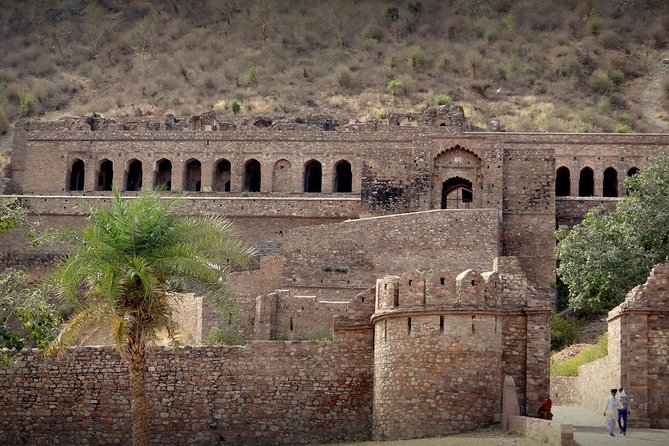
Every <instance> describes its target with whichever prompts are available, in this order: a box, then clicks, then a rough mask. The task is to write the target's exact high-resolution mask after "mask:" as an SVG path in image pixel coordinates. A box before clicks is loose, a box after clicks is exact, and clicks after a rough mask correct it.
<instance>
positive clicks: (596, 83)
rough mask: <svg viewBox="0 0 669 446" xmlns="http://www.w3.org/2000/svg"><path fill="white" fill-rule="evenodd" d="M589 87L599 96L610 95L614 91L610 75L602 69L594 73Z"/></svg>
mask: <svg viewBox="0 0 669 446" xmlns="http://www.w3.org/2000/svg"><path fill="white" fill-rule="evenodd" d="M588 85H590V88H592V90H593V91H594V92H595V93H598V94H606V95H608V94H611V92H612V91H613V81H612V80H611V78H610V77H609V74H608V73H607V72H606V71H604V70H602V69H597V70H595V71H594V72H593V73H592V75H591V76H590V80H589V81H588Z"/></svg>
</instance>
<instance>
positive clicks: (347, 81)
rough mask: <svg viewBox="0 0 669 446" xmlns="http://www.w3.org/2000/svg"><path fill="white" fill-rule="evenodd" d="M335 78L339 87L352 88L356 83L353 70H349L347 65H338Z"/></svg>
mask: <svg viewBox="0 0 669 446" xmlns="http://www.w3.org/2000/svg"><path fill="white" fill-rule="evenodd" d="M335 80H336V81H337V83H338V84H339V86H340V87H342V88H346V89H351V88H354V87H355V85H356V79H355V75H354V74H353V71H351V69H350V68H349V67H345V66H343V65H340V66H338V67H337V69H336V70H335Z"/></svg>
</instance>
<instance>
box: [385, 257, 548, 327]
mask: <svg viewBox="0 0 669 446" xmlns="http://www.w3.org/2000/svg"><path fill="white" fill-rule="evenodd" d="M452 277H453V273H452V272H450V271H448V270H447V269H444V268H442V269H433V270H423V271H417V270H416V271H410V272H406V273H404V274H402V276H392V275H389V276H385V277H383V278H381V279H377V281H376V306H375V310H376V314H375V318H376V317H379V316H381V315H383V314H386V313H395V312H403V311H406V310H411V311H422V310H423V309H424V310H426V311H428V310H435V309H439V310H444V309H449V308H450V309H453V310H458V309H460V310H463V311H464V310H466V309H474V308H475V309H479V310H496V309H499V308H501V306H504V308H505V309H509V308H521V307H522V306H525V305H527V304H529V303H531V302H532V301H533V300H534V299H535V297H536V290H535V289H534V287H532V286H531V285H530V284H529V282H528V281H527V277H526V276H525V273H524V272H523V270H522V268H521V266H520V262H519V260H518V259H517V258H515V257H497V258H495V259H494V261H493V271H487V272H484V273H479V272H478V271H476V270H474V269H468V270H465V271H462V272H461V273H459V274H458V275H457V276H456V277H455V281H452V279H451V280H450V281H449V278H452Z"/></svg>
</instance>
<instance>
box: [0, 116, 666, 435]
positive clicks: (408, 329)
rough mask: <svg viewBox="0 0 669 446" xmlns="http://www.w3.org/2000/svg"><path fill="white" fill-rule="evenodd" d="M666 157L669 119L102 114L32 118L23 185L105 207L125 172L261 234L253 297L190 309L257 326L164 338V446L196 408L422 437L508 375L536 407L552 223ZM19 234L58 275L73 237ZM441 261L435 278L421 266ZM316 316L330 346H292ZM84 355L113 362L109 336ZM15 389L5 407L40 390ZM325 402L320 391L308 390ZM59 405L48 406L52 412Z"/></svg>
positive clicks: (28, 198) (124, 184)
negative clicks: (560, 128)
mask: <svg viewBox="0 0 669 446" xmlns="http://www.w3.org/2000/svg"><path fill="white" fill-rule="evenodd" d="M659 153H669V136H667V135H601V134H597V135H567V134H517V133H504V132H497V133H481V132H470V131H468V126H467V124H466V122H465V120H464V116H463V114H462V110H461V109H459V108H457V107H453V108H445V107H439V108H433V109H428V110H426V111H425V112H424V113H419V114H403V115H392V116H390V117H389V118H387V119H383V120H378V121H372V122H367V123H356V122H350V123H345V122H343V121H338V120H335V119H327V118H325V117H314V118H308V119H294V120H275V119H271V118H257V119H247V118H243V119H239V120H237V121H224V120H221V119H218V118H217V117H216V116H215V115H214V114H213V113H207V114H204V115H201V116H195V117H191V118H188V119H178V118H175V117H174V116H168V117H167V118H165V119H125V120H123V119H118V120H115V119H104V118H101V117H99V116H93V117H90V118H86V119H76V118H71V119H64V120H61V121H57V122H25V123H22V124H20V125H18V126H17V129H16V132H15V142H14V149H13V154H12V165H11V169H10V171H9V177H10V183H9V187H8V192H11V193H14V194H16V195H17V196H19V197H20V200H21V201H22V203H23V205H24V206H25V207H26V208H28V209H29V211H30V213H31V218H34V219H43V220H47V221H49V222H51V223H58V224H61V223H75V224H81V220H82V219H81V216H80V212H81V211H79V208H78V207H77V206H76V205H77V203H79V202H81V201H82V200H83V201H88V202H90V203H93V204H103V203H104V202H105V201H107V200H108V199H109V195H110V193H109V192H108V191H109V190H111V188H112V187H116V188H118V189H120V190H122V191H123V192H124V194H125V195H128V196H132V195H133V194H134V193H135V191H137V190H138V189H140V188H142V189H152V188H157V187H161V188H164V189H167V191H168V192H167V193H172V192H183V193H185V194H186V197H187V199H186V201H185V203H184V206H183V208H182V211H183V212H185V213H215V214H222V215H225V216H227V217H228V218H230V219H231V220H232V221H233V222H234V223H235V225H236V228H237V232H238V233H239V235H240V236H241V237H242V238H244V239H245V240H247V241H248V242H249V243H251V244H253V245H254V246H256V247H257V248H258V250H259V252H260V256H259V257H258V259H257V260H256V261H255V263H254V266H253V268H251V269H249V270H246V271H238V272H235V273H234V274H233V275H232V276H231V277H230V284H231V287H232V289H233V291H234V294H235V296H236V301H237V305H238V309H239V312H238V314H235V315H233V314H232V312H230V313H229V314H222V315H221V314H219V313H217V312H216V311H215V309H214V308H210V307H208V306H207V303H206V300H204V302H203V303H202V305H203V306H201V307H199V308H198V309H196V310H193V311H194V312H195V313H197V314H200V313H201V314H202V320H201V321H199V322H200V323H199V324H194V326H196V328H195V329H194V330H195V331H197V333H194V334H193V339H202V338H203V337H204V336H206V334H207V333H208V331H209V329H210V328H212V327H215V326H219V327H224V328H225V327H228V328H229V327H234V329H235V330H237V331H239V332H240V333H243V334H245V335H246V336H247V337H248V338H251V339H254V341H253V342H252V343H251V344H250V345H248V346H246V347H244V348H238V347H221V348H218V349H217V348H206V349H205V348H193V349H191V350H188V355H186V356H185V357H184V358H183V359H180V361H181V362H180V363H179V364H180V365H174V366H173V365H171V364H170V363H169V362H166V361H167V359H164V358H163V356H162V353H161V354H160V355H159V356H160V357H159V358H156V359H155V361H156V363H155V364H154V365H152V367H153V368H154V369H153V370H152V372H155V373H154V375H153V378H152V379H153V380H154V382H153V384H152V385H153V386H156V387H155V388H156V389H159V388H161V389H163V387H161V386H168V390H169V391H172V392H177V393H176V395H175V397H174V398H175V399H174V400H170V401H173V404H172V403H171V404H172V405H171V406H170V405H168V406H169V407H167V409H166V410H164V413H165V418H166V420H163V421H165V423H162V422H161V420H155V421H154V425H153V429H154V431H155V432H159V433H160V434H161V435H163V437H161V438H162V439H163V440H164V441H163V440H161V441H162V442H161V444H170V443H169V442H167V441H166V440H165V438H166V436H168V433H167V431H165V429H167V428H166V427H165V426H169V425H171V424H172V422H176V421H177V420H173V419H171V418H170V417H172V416H173V415H172V409H179V411H180V413H181V414H184V413H188V414H190V415H188V416H186V417H184V418H183V420H184V421H183V423H184V426H187V427H184V429H186V430H185V431H187V430H188V429H191V427H192V429H193V432H198V433H199V434H198V435H199V436H195V438H196V440H193V442H194V443H196V444H210V443H211V440H212V439H213V438H219V440H217V441H221V442H224V443H225V444H227V443H226V442H229V443H231V444H234V442H238V443H239V442H241V443H244V444H261V443H263V442H265V443H267V442H270V443H283V444H293V443H309V442H317V441H322V442H325V441H341V440H348V439H359V438H364V437H369V436H373V437H375V438H379V439H393V438H410V437H420V436H426V435H432V434H435V433H438V432H455V431H459V430H467V429H473V428H476V427H478V426H482V425H485V424H487V423H490V422H491V421H492V420H494V419H496V417H497V416H498V415H499V412H500V404H501V389H502V384H503V379H504V376H506V375H508V376H512V377H513V379H514V381H515V383H516V386H517V388H518V395H519V400H520V401H519V406H520V412H521V413H522V414H525V413H528V414H533V413H534V412H535V411H536V409H537V408H538V407H539V405H540V404H541V402H543V400H544V399H545V398H546V397H547V396H548V393H549V383H548V355H549V327H548V314H549V311H550V308H551V305H552V304H553V301H554V288H553V284H554V282H555V276H554V268H555V257H554V254H553V249H554V245H555V240H554V237H553V231H554V229H555V227H556V224H573V223H575V222H577V221H578V220H579V219H580V218H581V217H582V215H583V214H584V212H586V211H587V209H589V208H590V207H592V206H594V205H602V206H605V207H609V208H612V207H613V206H614V205H615V201H616V197H618V196H621V195H624V193H625V191H624V188H623V185H622V180H623V179H624V177H625V176H626V175H629V174H633V173H634V172H636V170H638V169H639V168H640V167H643V166H644V165H645V164H646V162H647V161H648V159H649V158H650V157H652V156H654V155H656V154H659ZM23 236H24V235H23V234H22V232H21V231H20V230H19V231H15V232H14V233H11V234H9V235H8V236H5V237H4V238H3V243H2V248H1V249H0V260H1V261H2V262H3V263H4V264H6V265H20V266H24V267H28V268H32V269H33V270H34V271H35V272H44V271H47V270H48V269H49V264H50V261H51V260H52V259H53V258H54V256H55V255H57V253H58V251H54V250H51V251H50V250H48V249H46V248H39V249H36V248H28V247H26V246H25V241H24V240H23ZM495 259H497V260H495ZM493 262H494V264H495V266H494V267H493V271H492V272H488V273H479V272H482V271H488V270H489V269H490V265H491V264H493ZM430 269H432V271H433V274H432V276H431V279H430V281H428V282H429V283H428V284H427V285H428V286H427V288H429V292H428V290H426V288H424V285H425V281H424V278H423V276H422V275H421V274H420V273H418V272H417V271H423V272H426V271H428V270H430ZM477 271H479V272H477ZM378 278H382V279H380V280H379V281H378V282H377V279H378ZM375 283H377V285H376V287H375V286H374V284H375ZM333 321H334V322H333ZM323 331H325V332H328V333H332V336H333V341H332V342H331V343H316V344H314V343H313V342H301V343H294V342H293V341H292V340H303V339H311V338H312V337H313V336H314V333H322V332H323ZM24 355H27V357H26V358H25V360H24V359H23V356H21V355H19V356H18V357H17V361H18V363H17V364H19V365H17V367H16V369H15V371H14V373H15V374H16V376H17V377H19V378H20V377H21V376H25V375H26V374H30V375H31V376H33V375H34V374H35V373H37V374H38V375H39V373H46V374H47V376H49V378H45V379H48V380H49V381H48V382H49V386H52V387H53V388H56V389H60V387H59V386H61V384H62V386H64V388H67V389H70V390H69V391H71V390H72V389H73V388H76V382H75V381H76V377H75V376H73V375H68V373H74V372H68V370H84V371H85V372H86V373H89V372H90V373H93V374H94V373H95V370H98V369H95V370H92V369H88V368H85V369H78V367H83V366H79V365H74V364H78V362H77V361H78V360H73V361H75V362H74V363H68V364H70V365H67V366H66V367H65V368H64V369H63V366H61V365H50V366H44V365H42V364H36V363H30V362H29V359H30V355H29V354H27V353H26V354H24ZM76 355H78V356H76ZM76 355H75V357H80V359H82V360H90V358H92V357H95V358H96V359H95V361H92V363H96V364H98V363H97V362H96V361H102V363H100V364H98V365H97V366H96V367H98V366H99V367H100V368H101V369H100V370H104V371H105V372H104V373H105V374H106V373H111V375H114V379H116V375H117V374H118V373H120V372H118V373H117V372H116V370H118V367H119V366H118V362H117V359H116V358H115V357H114V356H113V355H111V356H110V354H109V353H107V352H106V350H91V351H85V352H81V353H77V354H76ZM99 355H107V356H104V357H100V356H99ZM230 355H232V356H230ZM284 356H285V358H284V359H285V364H283V363H281V358H282V357H284ZM230 357H234V358H237V359H235V360H239V361H246V362H247V363H248V367H247V368H245V367H244V366H243V365H238V364H235V365H234V366H231V365H229V364H228V363H227V362H226V361H228V359H227V358H230ZM483 358H485V361H484V360H482V359H483ZM161 361H162V362H161ZM193 361H196V362H198V364H200V365H194V364H193ZM347 361H348V363H347V364H342V363H340V362H347ZM41 367H47V368H49V367H51V368H49V369H48V370H51V372H46V371H44V370H43V369H41ZM68 367H69V368H68ZM37 368H39V370H40V371H39V372H37V371H36V370H37ZM159 370H161V372H160V373H159V372H158V371H159ZM209 372H211V373H213V376H216V377H217V378H216V379H215V380H214V381H215V382H214V381H212V380H211V379H209V378H204V376H208V373H209ZM0 373H1V372H0ZM49 373H54V374H56V375H58V377H55V375H54V376H51V375H49ZM256 374H257V375H258V376H261V377H265V378H258V377H256ZM111 375H109V377H108V378H109V379H106V381H105V383H104V384H103V383H101V382H97V381H96V380H95V379H93V378H91V382H92V384H91V386H92V387H91V389H98V390H99V389H104V390H103V391H104V392H105V393H110V392H111V393H114V395H120V394H123V392H124V390H123V389H124V388H125V387H124V386H127V383H125V382H124V381H123V380H120V381H119V383H118V384H113V386H118V387H113V388H107V387H105V386H109V385H112V384H109V381H113V380H112V379H111ZM247 375H248V376H247ZM12 376H14V375H12ZM104 376H107V375H104ZM3 378H4V377H3ZM19 378H17V379H19ZM12 379H13V378H12ZM10 381H11V380H10ZM10 381H7V382H10ZM182 381H183V382H182ZM17 382H18V381H17ZM40 382H41V381H40ZM189 382H192V383H193V385H190V384H188V383H189ZM348 384H350V385H351V386H353V387H354V389H353V390H352V389H351V387H349V386H348ZM10 387H11V386H10ZM48 388H50V387H48ZM3 389H4V388H3ZM223 389H225V390H223ZM98 390H95V391H98ZM59 391H60V390H59ZM17 392H19V393H18V394H15V393H10V394H7V395H9V396H8V397H7V398H6V399H5V400H4V402H5V406H6V407H7V408H16V407H19V408H23V409H25V404H28V403H27V402H28V401H32V400H31V398H32V397H26V396H22V395H21V394H20V392H21V389H18V390H17ZM26 392H28V393H30V391H29V390H27V391H26ZM34 392H36V393H37V394H40V398H45V399H44V401H52V404H56V407H57V402H53V401H54V400H50V399H49V398H47V397H43V396H42V395H41V393H42V392H40V391H38V390H34ZM324 394H327V395H330V396H329V397H328V398H325V397H324V396H323V395H324ZM81 395H82V397H81V398H83V399H84V400H85V401H88V400H96V401H97V399H96V398H94V397H93V396H90V392H88V393H87V392H85V391H82V393H81ZM156 398H157V397H156ZM312 398H315V400H316V401H318V402H319V403H318V404H319V406H313V407H312V406H310V405H305V402H308V401H311V399H312ZM324 398H325V399H324ZM162 401H163V400H158V399H156V400H155V401H154V406H155V408H156V410H157V411H158V412H160V411H161V409H160V408H161V407H163V406H162V405H163V402H162ZM115 403H117V404H121V405H122V404H126V403H127V402H126V403H124V402H123V401H116V402H115ZM86 404H87V403H82V404H81V405H79V406H77V409H76V410H74V409H73V412H72V414H71V415H72V417H75V418H76V417H81V418H80V419H81V420H89V419H90V418H91V417H93V419H99V417H101V416H102V418H103V419H105V420H107V421H109V422H110V423H112V424H114V423H116V424H114V425H115V426H125V425H126V424H127V420H124V419H123V418H122V416H121V415H118V414H116V415H113V416H111V415H110V417H111V418H107V415H108V413H110V412H109V411H111V410H112V409H109V408H108V406H104V407H107V408H104V409H95V410H99V411H102V412H95V410H94V409H91V408H90V407H89V406H87V405H86ZM22 405H24V406H22ZM321 406H322V407H321ZM96 407H98V406H96ZM295 407H300V409H299V410H298V409H295ZM51 409H53V408H50V409H49V410H46V409H44V411H43V412H41V415H40V416H42V417H44V418H43V419H42V420H43V421H47V420H51V421H53V420H58V419H59V417H60V414H61V411H56V410H53V411H52V410H51ZM116 409H117V408H116V407H115V408H114V409H113V410H114V411H115V410H116ZM11 410H14V409H7V410H6V414H7V416H8V417H10V418H11V417H13V418H11V420H12V422H13V423H14V424H15V425H16V426H24V427H25V426H27V424H26V423H25V422H22V421H21V420H19V419H18V418H17V417H19V416H18V415H16V414H18V413H20V410H19V409H16V410H15V412H11ZM10 412H11V414H10ZM114 413H116V412H114ZM203 413H204V414H207V415H206V416H203V415H201V414H203ZM12 414H13V415H12ZM408 414H410V416H409V415H408ZM96 417H97V418H96ZM115 417H116V418H115ZM118 417H121V418H118ZM161 417H162V414H161ZM3 419H7V418H5V417H3ZM124 423H126V424H124ZM203 423H204V424H203ZM207 423H208V424H207ZM51 424H54V423H53V422H52V423H51ZM55 424H58V423H55ZM104 426H107V425H104V424H100V425H98V426H97V427H96V428H93V429H103V428H104ZM212 426H213V427H212ZM222 426H232V427H234V428H235V430H234V432H236V433H234V434H233V433H231V431H225V429H224V428H223V427H222ZM291 426H293V427H291ZM295 426H297V427H295ZM298 428H299V429H298ZM2 429H3V430H5V431H6V429H9V428H8V427H7V426H6V425H3V426H2ZM17 429H19V428H17ZM26 429H27V427H26ZM296 429H298V430H296ZM185 431H184V432H185ZM224 431H225V432H224ZM12 432H13V435H15V437H10V438H20V435H21V433H20V431H17V430H15V431H12ZM298 433H299V434H300V435H298ZM216 435H218V436H219V437H215V436H216ZM235 435H237V436H235ZM63 438H65V437H63ZM220 438H224V440H221V439H220ZM65 442H67V441H65ZM175 442H176V443H175V444H179V442H178V441H176V440H175Z"/></svg>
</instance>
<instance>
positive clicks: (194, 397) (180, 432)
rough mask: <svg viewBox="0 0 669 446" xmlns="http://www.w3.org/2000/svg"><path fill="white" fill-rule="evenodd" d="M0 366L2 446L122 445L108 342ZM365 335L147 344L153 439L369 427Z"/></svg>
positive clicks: (121, 391)
mask: <svg viewBox="0 0 669 446" xmlns="http://www.w3.org/2000/svg"><path fill="white" fill-rule="evenodd" d="M11 358H12V363H11V364H10V365H9V366H7V367H1V368H0V403H1V404H0V437H1V438H3V440H2V441H3V442H5V443H6V444H16V445H18V444H31V445H55V444H62V445H77V444H89V445H102V444H129V443H130V402H129V398H130V392H129V384H128V380H127V371H126V366H125V365H124V364H123V363H121V362H120V360H119V358H118V356H117V354H116V353H114V352H113V351H112V350H110V349H108V348H101V347H89V348H82V349H79V350H76V351H75V352H73V353H72V354H71V355H70V356H69V357H68V358H67V359H64V360H60V361H56V360H54V359H43V358H42V356H41V352H38V351H24V352H19V353H15V354H11ZM372 362H373V360H372V332H371V329H366V328H364V326H363V327H360V326H358V328H357V329H348V330H344V331H343V332H340V333H338V335H337V336H336V337H335V342H269V341H268V342H253V343H251V344H249V345H247V346H245V347H215V348H214V347H184V348H181V349H180V351H179V356H178V357H176V358H175V357H174V356H173V354H172V352H171V350H169V349H163V348H155V349H153V350H152V353H151V355H150V359H149V374H148V387H147V394H148V396H149V400H150V410H151V413H152V416H151V425H150V430H151V435H152V437H153V444H156V445H183V444H193V445H211V444H230V445H233V444H245V445H264V444H307V443H325V442H339V441H355V440H361V439H363V438H366V437H368V436H369V435H370V432H371V406H372V385H373V384H372Z"/></svg>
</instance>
